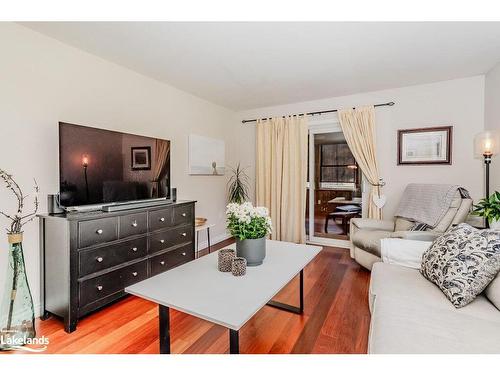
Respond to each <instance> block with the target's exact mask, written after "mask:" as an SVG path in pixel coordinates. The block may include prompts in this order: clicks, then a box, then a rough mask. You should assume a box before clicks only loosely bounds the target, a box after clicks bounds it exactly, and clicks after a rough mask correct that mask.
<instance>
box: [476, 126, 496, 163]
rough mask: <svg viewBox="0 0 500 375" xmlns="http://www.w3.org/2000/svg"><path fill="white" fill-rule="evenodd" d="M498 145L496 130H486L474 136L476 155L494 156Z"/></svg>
mask: <svg viewBox="0 0 500 375" xmlns="http://www.w3.org/2000/svg"><path fill="white" fill-rule="evenodd" d="M499 146H500V137H499V134H498V132H496V131H493V130H487V131H484V132H481V133H479V134H477V135H476V136H475V137H474V155H475V156H476V157H483V156H484V155H490V156H495V155H496V154H498V149H499Z"/></svg>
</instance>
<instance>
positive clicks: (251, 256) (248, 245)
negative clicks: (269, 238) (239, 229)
mask: <svg viewBox="0 0 500 375" xmlns="http://www.w3.org/2000/svg"><path fill="white" fill-rule="evenodd" d="M236 256H237V257H241V258H245V259H246V260H247V266H249V267H254V266H260V265H261V264H262V263H263V262H264V258H265V257H266V238H265V237H262V238H254V239H246V240H239V239H236Z"/></svg>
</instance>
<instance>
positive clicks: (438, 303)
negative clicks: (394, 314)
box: [369, 262, 500, 323]
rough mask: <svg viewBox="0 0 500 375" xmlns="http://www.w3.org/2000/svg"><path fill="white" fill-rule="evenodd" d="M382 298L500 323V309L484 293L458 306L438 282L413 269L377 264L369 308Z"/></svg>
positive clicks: (370, 291)
mask: <svg viewBox="0 0 500 375" xmlns="http://www.w3.org/2000/svg"><path fill="white" fill-rule="evenodd" d="M379 297H384V298H391V299H394V300H397V301H401V303H402V304H413V303H415V304H417V305H420V306H429V307H433V308H439V309H441V310H445V311H449V312H453V313H455V314H459V315H465V316H469V317H475V318H480V319H485V320H491V321H496V322H498V323H500V311H498V310H497V309H496V308H495V306H494V305H493V304H492V303H490V301H488V299H487V298H485V296H483V295H480V296H478V297H477V298H476V299H475V300H474V301H472V302H471V303H469V304H468V305H467V306H465V307H463V308H461V309H456V308H455V307H453V305H452V304H451V303H450V302H449V301H448V299H447V298H446V297H445V295H444V294H443V293H442V292H441V290H440V289H439V288H438V287H437V286H436V285H435V284H433V283H431V282H430V281H428V280H427V279H425V278H424V277H423V276H422V275H421V274H420V272H419V271H418V270H415V269H412V268H407V267H401V266H397V265H393V264H387V263H382V262H379V263H375V264H374V265H373V269H372V274H371V279H370V288H369V304H370V311H373V307H374V301H375V299H376V298H377V299H378V298H379Z"/></svg>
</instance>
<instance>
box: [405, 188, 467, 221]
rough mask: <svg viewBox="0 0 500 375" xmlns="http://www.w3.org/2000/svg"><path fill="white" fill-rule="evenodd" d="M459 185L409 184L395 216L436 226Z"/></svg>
mask: <svg viewBox="0 0 500 375" xmlns="http://www.w3.org/2000/svg"><path fill="white" fill-rule="evenodd" d="M459 189H461V188H460V186H458V185H444V184H408V186H407V187H406V189H405V191H404V193H403V197H402V198H401V202H399V206H398V209H397V210H396V214H395V216H399V217H402V218H405V219H408V220H412V221H417V222H420V223H424V224H427V225H429V226H430V227H432V228H434V227H435V226H436V225H438V223H439V222H440V221H441V219H442V218H443V216H444V215H445V214H446V212H447V211H448V209H449V208H450V205H451V201H452V200H453V198H454V197H455V194H456V193H457V190H459Z"/></svg>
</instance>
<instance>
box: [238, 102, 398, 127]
mask: <svg viewBox="0 0 500 375" xmlns="http://www.w3.org/2000/svg"><path fill="white" fill-rule="evenodd" d="M394 104H395V103H394V102H388V103H382V104H375V105H374V107H385V106H389V107H392V106H393V105H394ZM333 112H338V109H329V110H327V111H317V112H307V113H300V114H298V115H295V116H304V115H305V116H314V115H321V114H323V113H333ZM284 117H286V116H283V118H284ZM268 119H269V118H268V117H265V118H261V119H260V120H268ZM256 121H257V119H253V120H242V121H241V122H242V123H243V124H246V123H247V122H256Z"/></svg>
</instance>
